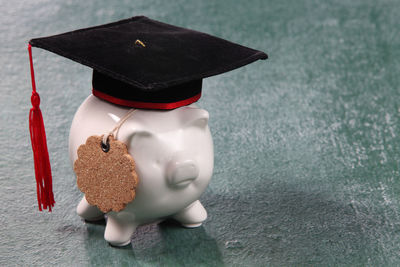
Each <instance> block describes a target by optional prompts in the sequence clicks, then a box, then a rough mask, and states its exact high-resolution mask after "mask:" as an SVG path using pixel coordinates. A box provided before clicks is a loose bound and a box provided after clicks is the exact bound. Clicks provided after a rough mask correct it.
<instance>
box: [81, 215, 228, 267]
mask: <svg viewBox="0 0 400 267" xmlns="http://www.w3.org/2000/svg"><path fill="white" fill-rule="evenodd" d="M104 227H105V222H104V221H99V222H96V223H94V224H87V233H88V237H87V240H86V243H85V247H86V251H87V253H88V256H89V260H90V264H91V265H117V266H120V265H139V266H140V265H143V264H144V265H147V264H150V265H152V264H154V265H157V266H200V265H201V266H204V265H206V266H222V265H224V264H223V261H222V255H221V252H220V251H219V249H218V246H217V243H216V241H215V240H214V239H213V238H211V237H210V236H209V235H207V233H206V232H205V230H204V228H203V227H198V228H193V229H185V228H183V227H182V226H180V225H179V224H178V223H176V222H175V221H172V220H168V221H164V222H162V223H160V224H149V225H144V226H140V227H138V229H137V230H136V232H135V234H134V235H133V236H132V242H131V244H129V245H127V246H125V247H116V248H115V249H111V248H110V245H108V243H107V242H106V241H105V240H104V238H103V234H104Z"/></svg>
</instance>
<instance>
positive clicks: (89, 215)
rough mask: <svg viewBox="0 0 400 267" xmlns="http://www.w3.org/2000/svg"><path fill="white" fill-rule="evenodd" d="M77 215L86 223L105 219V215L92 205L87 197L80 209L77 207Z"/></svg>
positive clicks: (79, 205) (80, 203)
mask: <svg viewBox="0 0 400 267" xmlns="http://www.w3.org/2000/svg"><path fill="white" fill-rule="evenodd" d="M76 213H78V215H79V216H81V217H82V218H83V219H85V220H86V221H89V222H90V221H92V222H93V221H98V220H102V219H104V213H103V212H101V211H100V210H99V209H98V208H97V207H96V206H92V205H90V204H89V203H88V202H87V200H86V198H85V196H83V198H82V200H81V202H79V204H78V207H76Z"/></svg>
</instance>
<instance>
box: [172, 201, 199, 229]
mask: <svg viewBox="0 0 400 267" xmlns="http://www.w3.org/2000/svg"><path fill="white" fill-rule="evenodd" d="M172 218H173V219H174V220H177V221H178V222H180V223H181V224H182V225H183V226H184V227H188V228H194V227H199V226H200V225H201V224H202V223H203V222H204V221H205V220H206V219H207V211H206V210H205V208H204V207H203V205H201V203H200V201H199V200H196V201H195V202H193V203H192V204H190V205H189V206H187V207H186V208H184V209H183V210H181V211H180V212H178V213H176V214H175V215H173V216H172Z"/></svg>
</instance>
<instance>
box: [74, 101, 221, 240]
mask: <svg viewBox="0 0 400 267" xmlns="http://www.w3.org/2000/svg"><path fill="white" fill-rule="evenodd" d="M128 111H129V108H126V107H123V106H118V105H114V104H111V103H109V102H106V101H103V100H101V99H99V98H97V97H95V96H93V95H90V96H89V97H88V98H87V99H86V100H85V101H84V102H83V103H82V105H81V106H80V107H79V109H78V111H77V112H76V114H75V117H74V119H73V122H72V126H71V131H70V137H69V155H70V159H71V161H72V163H74V162H75V160H76V159H77V149H78V147H79V146H80V145H82V144H84V143H85V142H86V139H87V138H88V137H89V136H92V135H103V134H106V133H108V132H109V131H110V130H112V129H113V128H114V126H115V125H116V124H117V122H118V121H119V120H120V119H121V118H122V117H123V116H124V115H125V114H126V113H127V112H128ZM208 118H209V115H208V112H207V111H206V110H204V109H201V108H199V107H198V106H196V105H195V104H191V105H188V106H184V107H180V108H177V109H173V110H144V109H143V110H142V109H138V110H137V111H136V112H135V113H134V114H132V115H131V116H130V117H129V118H128V120H127V121H126V122H124V123H123V124H122V126H121V128H120V129H119V131H118V133H117V135H116V138H117V139H118V140H119V141H121V142H124V143H125V144H126V145H127V148H128V152H129V154H130V155H131V156H132V157H133V159H134V160H135V168H136V172H137V174H138V177H139V184H138V186H137V188H136V197H135V199H134V200H133V201H132V202H130V203H128V204H127V205H126V207H125V208H124V209H123V210H121V211H119V212H115V211H111V212H108V213H107V214H106V216H105V217H106V219H107V224H106V228H105V233H104V238H105V240H106V241H108V242H109V243H110V244H111V245H114V246H124V245H127V244H129V243H130V240H131V236H132V234H133V233H134V231H135V229H136V228H137V227H138V226H139V225H142V224H147V223H153V222H159V221H162V220H164V219H167V218H172V219H174V220H176V221H178V222H179V223H181V224H182V225H183V226H185V227H198V226H200V225H201V224H202V222H203V221H204V220H205V219H206V218H207V212H206V210H205V209H204V207H203V206H202V204H201V203H200V201H199V197H200V196H201V194H202V193H203V192H204V191H205V189H206V187H207V185H208V183H209V181H210V179H211V176H212V171H213V165H214V152H213V143H212V138H211V134H210V129H209V127H208ZM77 213H78V215H79V216H81V217H82V218H83V219H85V220H87V221H95V220H99V219H102V218H104V215H105V214H103V213H102V212H101V211H100V210H99V209H98V208H97V207H96V206H92V205H90V204H89V203H88V202H87V200H86V199H85V196H83V198H82V200H81V201H80V203H79V205H78V207H77Z"/></svg>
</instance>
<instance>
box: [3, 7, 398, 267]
mask: <svg viewBox="0 0 400 267" xmlns="http://www.w3.org/2000/svg"><path fill="white" fill-rule="evenodd" d="M110 2H111V1H105V0H103V1H78V0H70V1H66V0H63V1H53V0H40V1H5V0H0V8H1V13H2V15H1V18H0V22H1V23H0V33H1V44H0V66H1V70H0V75H1V77H0V78H1V79H0V90H1V98H0V104H1V117H0V122H1V129H0V155H1V158H0V202H1V206H0V211H1V213H2V214H3V215H2V216H1V217H0V265H2V266H4V265H30V266H31V265H53V264H54V265H55V264H57V265H63V266H77V265H91V264H93V265H96V264H98V265H122V264H123V265H138V266H156V265H167V266H178V265H187V266H200V265H217V266H220V265H226V266H232V265H236V266H261V265H288V264H300V265H326V264H334V265H337V264H341V265H342V264H343V265H367V264H371V265H400V256H399V255H400V254H399V253H400V216H399V211H400V210H399V205H400V181H399V176H400V174H399V162H400V156H399V155H400V153H399V145H400V139H399V120H400V101H399V100H400V93H399V85H400V32H399V29H400V27H399V24H398V16H399V13H400V2H399V1H396V0H393V1H390V0H382V1H374V0H364V1H360V0H354V1H347V0H341V1H339V0H336V1H329V3H327V2H328V1H316V0H314V1H313V0H296V1H282V0H275V1H263V0H259V1H238V0H237V1H234V0H220V1H197V0H193V1H184V0H181V1H174V2H173V3H172V1H161V0H159V1H156V0H135V1H127V0H126V1H114V2H113V3H112V4H111V3H110ZM135 15H146V16H149V17H151V18H153V19H157V20H161V21H164V22H167V23H171V24H175V25H179V26H183V27H189V28H192V29H196V30H199V31H204V32H208V33H210V34H213V35H217V36H219V37H222V38H226V39H229V40H231V41H234V42H238V43H241V44H243V45H247V46H250V47H253V48H256V49H259V50H263V51H265V52H267V53H268V54H269V56H270V58H269V59H268V60H267V61H263V62H257V63H254V64H251V65H249V66H246V67H244V68H241V69H239V70H235V71H232V72H230V73H227V74H224V75H220V76H217V77H212V78H209V79H207V80H205V82H204V90H203V94H204V96H203V97H202V99H201V100H200V101H199V105H200V106H201V107H203V108H205V109H207V110H208V111H209V112H210V127H211V130H212V133H213V137H214V143H215V171H214V176H213V179H212V181H211V184H210V186H209V188H208V190H207V191H206V193H205V194H204V195H203V197H202V201H203V203H204V205H205V207H206V208H207V210H208V212H209V219H208V220H207V221H206V222H205V224H204V225H203V226H202V227H200V228H198V229H193V230H188V229H183V228H180V227H177V226H175V225H173V224H166V223H164V224H161V225H158V226H157V225H151V226H146V227H141V228H140V229H139V231H138V232H137V233H136V235H135V236H134V239H133V245H132V247H128V248H125V249H116V248H111V247H109V245H108V244H107V243H106V242H105V241H104V240H103V231H104V225H85V224H84V223H83V222H82V221H81V220H80V219H79V218H78V216H77V215H76V214H75V206H76V205H77V203H78V201H79V199H80V197H81V194H80V192H79V190H78V189H77V187H76V184H75V177H74V174H73V172H72V168H71V164H70V162H69V159H68V131H69V127H70V123H71V120H72V117H73V115H74V112H75V111H76V109H77V108H78V106H79V105H80V103H81V102H82V101H83V100H84V99H85V97H86V96H87V95H88V94H90V89H91V84H90V82H91V81H90V79H91V69H89V68H86V67H83V66H79V65H77V64H75V63H73V62H72V61H69V60H67V59H63V58H61V57H58V56H55V55H53V54H51V53H48V52H44V51H42V50H40V49H34V50H33V54H34V59H35V70H36V75H37V77H36V82H37V84H38V90H39V93H40V94H41V96H42V110H43V113H44V119H45V124H46V128H47V134H48V145H49V150H50V157H51V162H52V166H53V175H54V190H55V196H56V202H57V203H56V207H55V210H54V212H52V213H51V214H49V213H47V212H43V213H40V212H38V211H37V205H36V193H35V179H34V176H33V161H32V152H31V148H30V141H29V135H28V112H29V107H30V90H31V88H30V80H29V79H30V77H29V64H28V54H27V51H26V44H27V41H28V40H29V39H30V38H33V37H39V36H46V35H51V34H55V33H61V32H65V31H69V30H73V29H76V28H83V27H87V26H93V25H97V24H102V23H106V22H111V21H114V20H119V19H122V18H127V17H131V16H135Z"/></svg>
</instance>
